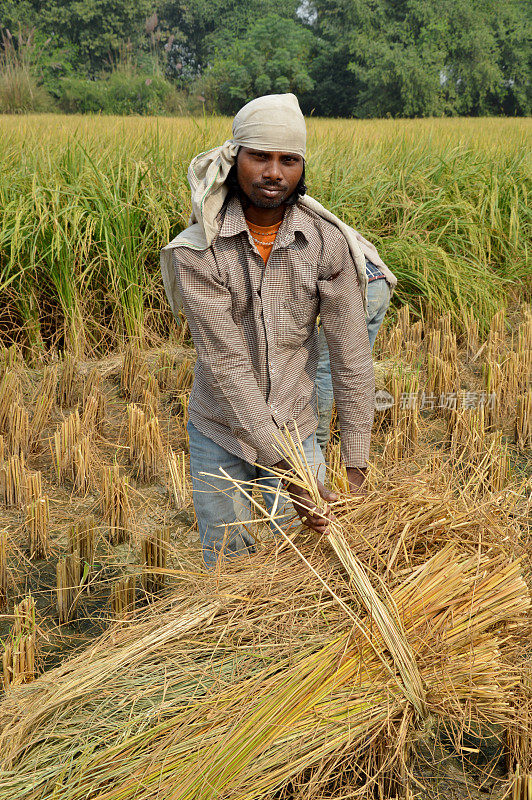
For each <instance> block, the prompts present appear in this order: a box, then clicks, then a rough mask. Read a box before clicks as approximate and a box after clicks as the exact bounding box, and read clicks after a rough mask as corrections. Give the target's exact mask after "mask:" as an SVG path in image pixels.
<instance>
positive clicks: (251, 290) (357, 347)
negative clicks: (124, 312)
mask: <svg viewBox="0 0 532 800" xmlns="http://www.w3.org/2000/svg"><path fill="white" fill-rule="evenodd" d="M220 223H221V225H220V232H219V234H218V236H217V237H216V238H215V240H214V241H213V243H212V245H211V246H210V247H209V249H208V250H203V251H199V252H198V251H195V250H192V249H191V248H183V247H181V248H178V249H176V250H175V251H174V269H175V273H176V277H177V281H178V284H179V288H180V291H181V295H182V299H183V308H184V311H185V314H186V316H187V319H188V323H189V326H190V331H191V334H192V338H193V340H194V345H195V347H196V351H197V354H198V358H197V361H196V367H195V378H194V385H193V387H192V393H191V396H190V403H189V417H190V420H191V422H192V423H193V425H195V426H196V428H198V430H200V431H201V432H202V433H203V434H205V435H206V436H208V437H209V438H211V439H212V440H213V441H214V442H216V443H217V444H219V445H220V446H221V447H223V448H224V449H226V450H228V451H229V452H230V453H233V454H234V455H237V456H239V457H240V458H243V459H244V460H246V461H248V462H249V463H260V464H262V465H263V466H265V467H268V466H272V465H273V464H275V463H277V462H278V461H279V460H280V455H279V452H278V449H277V442H276V436H278V435H279V429H280V428H281V427H282V426H284V425H285V424H286V425H287V426H288V428H289V429H294V427H295V426H297V429H298V431H299V434H300V436H301V438H302V439H305V438H306V437H307V436H310V435H311V434H312V433H313V432H314V431H315V430H316V426H317V420H316V414H315V410H314V409H315V390H314V381H315V377H316V367H317V362H318V354H319V350H318V335H317V327H316V318H317V316H318V314H319V315H320V317H321V323H322V325H323V328H324V331H325V335H326V338H327V343H328V346H329V351H330V361H331V373H332V380H333V389H334V397H335V401H336V407H337V410H338V419H339V424H340V433H341V447H342V456H343V459H344V462H345V464H346V466H352V467H365V466H366V465H367V459H368V456H369V445H370V438H371V425H372V422H373V414H374V402H375V376H374V371H373V362H372V358H371V350H370V346H369V339H368V332H367V327H366V320H365V315H364V309H363V305H362V297H361V293H360V287H359V283H358V278H357V274H356V270H355V266H354V264H353V261H352V259H351V256H350V254H349V250H348V247H347V242H346V240H345V238H344V237H343V236H342V234H341V233H340V232H339V230H338V229H337V228H336V227H335V226H334V225H332V224H331V223H329V222H326V221H325V220H324V219H322V218H321V217H319V216H318V215H317V214H315V213H314V212H312V211H310V210H309V209H306V208H304V207H303V206H301V205H299V204H296V205H294V206H290V207H288V208H287V210H286V212H285V216H284V219H283V222H282V224H281V227H280V229H279V232H278V234H277V237H276V240H275V242H274V245H273V247H272V251H271V254H270V257H269V259H268V263H267V265H266V266H265V265H264V261H263V260H262V258H261V256H260V254H259V252H258V250H257V248H256V247H255V244H254V242H253V239H252V238H251V236H250V234H249V230H248V227H247V224H246V220H245V217H244V213H243V211H242V206H241V204H240V201H239V200H238V199H237V198H236V197H232V198H231V199H230V200H229V202H228V204H227V206H226V209H225V213H224V211H223V210H222V212H221V216H220Z"/></svg>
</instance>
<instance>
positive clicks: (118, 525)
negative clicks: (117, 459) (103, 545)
mask: <svg viewBox="0 0 532 800" xmlns="http://www.w3.org/2000/svg"><path fill="white" fill-rule="evenodd" d="M101 509H102V515H103V518H104V522H105V523H107V525H108V527H109V539H110V542H111V544H113V545H116V544H120V543H121V542H123V541H125V540H126V539H127V538H128V537H129V533H130V529H131V506H130V503H129V485H128V480H127V477H126V476H125V475H120V468H119V466H118V464H114V465H113V466H112V467H104V468H103V470H102V493H101Z"/></svg>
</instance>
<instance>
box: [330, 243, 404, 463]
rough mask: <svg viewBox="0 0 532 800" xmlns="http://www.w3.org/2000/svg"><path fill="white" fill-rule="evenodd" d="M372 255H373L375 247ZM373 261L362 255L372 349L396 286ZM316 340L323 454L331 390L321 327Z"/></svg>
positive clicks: (390, 274) (386, 271)
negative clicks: (366, 286)
mask: <svg viewBox="0 0 532 800" xmlns="http://www.w3.org/2000/svg"><path fill="white" fill-rule="evenodd" d="M375 254H377V251H376V250H375ZM373 258H375V255H373ZM375 260H376V261H377V260H379V261H381V264H382V267H381V268H379V267H378V266H377V265H376V264H374V263H373V262H372V261H370V260H369V259H368V258H366V274H367V278H368V289H367V308H366V325H367V328H368V336H369V344H370V347H371V349H372V350H373V345H374V344H375V339H376V338H377V334H378V332H379V328H380V326H381V325H382V321H383V319H384V316H385V314H386V312H387V310H388V306H389V305H390V298H391V294H392V291H393V289H394V287H395V286H396V285H397V278H396V277H395V275H394V274H393V273H392V272H391V271H390V270H389V269H388V267H386V265H385V264H384V262H382V260H381V259H380V258H375ZM319 341H320V357H319V359H318V367H317V370H316V399H317V400H316V401H317V412H318V428H317V430H316V438H317V440H318V444H319V446H320V447H321V449H322V452H323V454H324V455H325V453H326V450H327V443H328V441H329V433H330V429H331V417H332V410H333V402H334V391H333V385H332V376H331V364H330V360H329V348H328V347H327V340H326V338H325V334H324V332H323V330H322V328H320V334H319Z"/></svg>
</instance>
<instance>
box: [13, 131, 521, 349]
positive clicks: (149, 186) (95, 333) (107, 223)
mask: <svg viewBox="0 0 532 800" xmlns="http://www.w3.org/2000/svg"><path fill="white" fill-rule="evenodd" d="M0 134H1V137H2V143H3V146H2V152H1V155H0V219H1V224H0V228H1V230H2V231H3V237H2V240H1V241H0V291H1V292H2V294H3V296H4V298H5V299H4V302H3V304H2V314H1V315H0V323H3V320H4V318H5V320H6V323H5V328H6V329H9V330H16V331H19V332H18V333H16V336H17V338H18V339H19V340H20V343H21V344H22V345H23V346H24V347H29V348H36V349H37V350H42V347H43V343H45V344H46V345H48V344H49V343H50V342H52V341H53V342H55V341H57V339H60V340H61V339H63V340H64V341H65V342H66V347H65V349H66V350H69V351H70V352H72V353H73V354H74V355H76V356H80V355H81V354H82V353H83V351H84V350H86V348H87V347H89V348H90V347H94V346H97V347H102V346H103V347H104V348H105V347H107V346H108V345H109V343H112V344H119V343H121V342H123V341H129V342H134V343H135V345H136V344H137V343H142V342H143V341H146V338H147V337H148V338H149V337H150V336H152V335H154V334H160V333H161V332H163V333H165V332H166V331H167V330H168V328H169V327H171V328H173V329H174V330H175V326H174V323H173V321H172V317H171V314H170V311H169V308H168V305H167V303H166V301H165V299H164V295H163V291H162V284H161V279H160V275H159V270H158V252H159V248H160V247H161V246H162V245H163V244H164V243H166V242H167V241H168V240H169V238H171V236H173V235H175V234H176V233H177V232H178V231H179V230H180V229H182V228H183V227H184V226H185V225H186V222H187V219H188V215H189V211H190V201H189V196H188V186H187V184H186V178H185V175H186V169H187V166H188V163H189V161H190V160H191V158H192V157H193V156H194V155H195V154H197V153H198V152H202V151H204V150H206V149H208V148H209V147H212V146H215V145H217V144H220V143H222V142H223V141H224V140H225V139H227V138H228V136H229V135H230V120H229V119H225V118H221V117H213V118H209V117H206V118H204V119H202V120H201V121H198V120H194V119H177V118H176V119H156V120H155V119H142V120H135V119H133V118H127V119H119V118H114V119H113V118H111V117H107V118H105V119H102V120H99V119H90V120H89V118H79V119H78V118H75V117H65V118H61V117H59V116H51V117H47V116H40V117H32V116H25V117H20V118H14V117H12V118H10V117H4V118H2V119H1V120H0ZM529 135H530V120H528V119H493V120H490V123H489V125H487V124H486V123H485V121H484V120H483V119H478V120H475V119H468V120H452V119H441V120H367V121H365V120H330V119H328V120H318V119H309V120H308V153H307V170H306V176H307V183H308V185H309V189H310V192H311V193H312V194H313V195H315V196H316V197H317V198H318V199H319V200H320V201H322V202H323V203H324V204H325V205H328V206H330V207H331V208H332V209H333V210H334V211H335V212H336V213H337V214H339V215H340V216H342V217H343V218H344V219H345V220H346V221H347V222H348V223H350V224H354V225H355V227H356V228H357V229H359V230H360V231H361V232H362V233H363V234H364V235H366V236H367V237H369V238H370V239H372V240H373V241H375V242H376V244H377V246H378V247H379V249H380V251H381V252H382V255H383V257H384V259H385V261H386V262H387V263H389V264H390V266H391V267H392V269H393V270H394V272H396V273H397V275H398V277H399V279H400V282H399V287H398V290H397V298H398V300H399V301H402V302H404V301H405V300H410V302H411V304H412V309H413V311H414V312H415V315H416V316H419V315H420V314H421V313H424V310H423V309H422V306H430V307H431V308H432V309H433V315H434V318H436V317H437V316H439V315H441V314H442V313H444V312H446V311H450V313H451V315H452V318H453V323H454V325H455V326H456V327H457V328H458V329H463V328H464V325H465V322H464V320H465V319H466V315H467V314H468V313H469V312H471V310H473V312H474V314H475V317H476V319H478V322H479V325H480V328H481V332H482V333H484V334H485V333H486V332H487V329H488V326H489V322H490V319H491V317H492V315H493V313H494V312H495V311H498V310H499V309H500V308H501V306H504V305H505V304H506V302H507V299H508V296H509V295H511V294H512V293H513V294H514V295H515V296H516V297H519V296H523V295H526V296H530V283H529V271H528V270H527V264H526V258H527V238H528V239H529V238H530V229H529V225H530V222H529V217H528V216H527V192H529V180H530V176H529V174H528V171H527V165H526V161H525V159H524V158H523V153H525V152H526V150H527V139H528V137H529ZM181 328H182V330H183V331H184V330H185V329H184V327H183V326H181ZM494 346H495V342H494ZM497 346H498V345H497Z"/></svg>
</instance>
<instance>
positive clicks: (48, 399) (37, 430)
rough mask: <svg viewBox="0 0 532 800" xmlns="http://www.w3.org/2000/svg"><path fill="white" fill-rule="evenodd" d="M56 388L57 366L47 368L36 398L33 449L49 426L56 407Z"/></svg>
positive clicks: (32, 423) (32, 425) (32, 430)
mask: <svg viewBox="0 0 532 800" xmlns="http://www.w3.org/2000/svg"><path fill="white" fill-rule="evenodd" d="M56 388H57V366H56V365H54V366H50V367H46V369H45V370H44V375H43V379H42V382H41V385H40V387H39V389H38V392H37V395H36V398H35V409H34V412H33V418H32V420H31V441H32V447H35V446H36V445H37V443H38V441H39V438H40V436H41V433H42V432H43V430H44V428H45V427H46V425H47V424H48V421H49V419H50V414H51V413H52V409H53V407H54V405H55V396H56Z"/></svg>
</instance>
